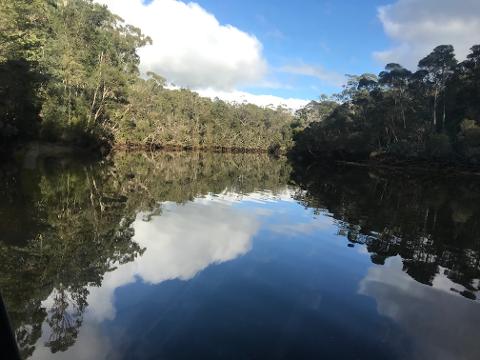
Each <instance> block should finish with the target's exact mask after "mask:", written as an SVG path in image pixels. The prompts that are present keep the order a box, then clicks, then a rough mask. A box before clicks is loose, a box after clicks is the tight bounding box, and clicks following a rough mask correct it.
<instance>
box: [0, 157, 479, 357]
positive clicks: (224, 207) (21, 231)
mask: <svg viewBox="0 0 480 360" xmlns="http://www.w3.org/2000/svg"><path fill="white" fill-rule="evenodd" d="M0 180H1V183H0V184H1V187H0V197H1V201H0V289H1V292H2V296H3V299H4V301H5V303H6V306H7V310H8V313H9V316H10V319H11V323H12V328H13V331H14V332H15V336H16V339H17V342H18V346H19V349H20V352H21V354H22V356H23V357H24V358H32V359H189V360H190V359H479V358H480V341H479V339H480V303H479V299H480V292H479V278H480V255H479V251H480V222H479V219H480V181H479V179H478V178H463V177H448V178H446V177H445V176H438V175H434V174H432V175H430V176H425V175H423V176H412V175H410V176H406V175H402V176H400V175H398V174H388V173H382V172H378V171H372V170H370V171H367V170H365V169H359V168H347V167H343V168H341V167H331V166H324V165H322V166H317V167H312V168H308V169H301V168H297V169H292V167H291V166H290V165H289V164H288V163H287V162H286V161H285V160H282V159H280V160H274V159H270V158H268V157H267V156H259V155H220V154H214V155H212V154H210V155H208V154H201V155H199V154H191V153H190V154H185V153H173V154H168V153H157V154H153V155H152V154H146V153H145V154H129V155H126V154H117V155H116V156H115V157H113V158H112V159H109V160H107V161H103V162H101V163H93V162H86V161H78V160H77V161H73V160H68V159H54V158H50V159H43V160H38V161H37V162H36V163H32V162H31V161H29V162H26V163H24V164H18V165H9V166H4V167H3V168H2V169H1V170H0ZM5 325H6V324H2V326H5Z"/></svg>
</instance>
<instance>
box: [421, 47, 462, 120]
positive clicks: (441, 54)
mask: <svg viewBox="0 0 480 360" xmlns="http://www.w3.org/2000/svg"><path fill="white" fill-rule="evenodd" d="M456 65H457V60H456V59H455V53H454V49H453V46H452V45H440V46H437V47H436V48H435V49H434V50H433V51H432V52H431V53H430V54H429V55H427V56H426V57H424V58H423V59H422V60H420V61H419V63H418V67H419V69H421V70H426V71H427V73H426V76H427V79H428V81H429V83H430V84H431V88H432V93H433V110H432V116H433V125H434V126H435V127H437V126H438V118H437V108H438V99H439V96H440V95H443V112H442V121H441V123H440V126H439V127H440V129H443V127H444V125H445V120H446V109H445V107H446V105H445V100H446V99H445V87H446V84H447V81H448V80H449V79H450V77H451V76H452V74H453V73H454V70H455V66H456Z"/></svg>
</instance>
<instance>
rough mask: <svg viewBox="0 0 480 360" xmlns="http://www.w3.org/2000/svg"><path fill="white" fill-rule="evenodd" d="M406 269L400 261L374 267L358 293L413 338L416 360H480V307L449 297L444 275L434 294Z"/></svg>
mask: <svg viewBox="0 0 480 360" xmlns="http://www.w3.org/2000/svg"><path fill="white" fill-rule="evenodd" d="M402 267H403V265H402V260H401V258H400V257H394V258H391V259H389V260H388V261H387V262H386V264H385V266H384V267H372V268H371V269H370V270H369V271H368V273H367V276H366V277H365V278H364V279H363V280H362V282H361V283H360V288H359V292H360V293H361V294H364V295H368V296H371V297H373V298H374V299H375V300H376V302H377V307H378V312H379V313H380V314H382V315H384V316H387V317H389V318H391V319H393V320H395V322H396V323H398V324H400V326H402V328H404V329H405V330H406V331H407V333H408V334H409V336H410V337H411V338H412V339H414V343H415V345H414V346H415V351H414V352H413V354H414V356H412V357H411V358H412V359H418V360H420V359H438V360H450V359H474V358H476V357H478V354H480V343H479V342H478V334H479V324H480V311H479V309H478V304H476V303H474V302H471V301H465V300H464V299H462V298H458V297H452V296H451V294H449V293H448V290H450V286H452V283H451V280H450V279H448V278H447V277H446V276H444V275H438V279H437V286H436V290H433V291H432V290H431V289H430V288H428V287H425V286H422V284H420V283H418V282H416V281H415V280H413V279H412V278H411V277H409V276H408V275H407V274H405V273H404V272H402V271H401V270H402ZM440 278H441V279H440ZM442 290H447V292H445V291H442ZM448 310H450V311H448Z"/></svg>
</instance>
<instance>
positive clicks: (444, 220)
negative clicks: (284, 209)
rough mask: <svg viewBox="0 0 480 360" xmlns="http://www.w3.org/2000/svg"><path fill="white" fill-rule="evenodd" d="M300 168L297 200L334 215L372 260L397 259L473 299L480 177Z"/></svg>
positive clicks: (479, 248)
mask: <svg viewBox="0 0 480 360" xmlns="http://www.w3.org/2000/svg"><path fill="white" fill-rule="evenodd" d="M314 169H315V171H312V170H310V171H308V172H306V171H304V169H302V168H300V167H299V168H297V169H296V172H295V174H294V177H295V178H296V180H297V182H298V183H299V184H300V186H301V187H302V188H303V189H304V190H303V191H299V192H298V193H297V195H296V199H297V200H299V201H300V202H301V203H302V204H303V205H304V206H307V207H312V208H314V209H316V211H317V212H322V211H327V212H328V213H330V214H331V216H332V217H333V218H334V219H335V220H336V222H337V226H338V234H339V235H341V236H345V237H346V238H347V239H348V240H349V242H350V243H351V244H361V245H365V246H366V249H367V251H368V252H369V253H370V254H371V261H372V262H373V263H374V264H379V265H383V264H385V261H386V260H387V259H388V258H390V257H393V256H397V255H399V256H400V257H401V259H402V270H403V271H405V272H406V273H407V274H408V275H410V276H411V277H412V278H413V279H415V280H416V281H418V282H420V283H422V284H426V285H429V286H434V287H438V288H442V287H445V286H444V284H445V281H444V279H449V280H450V284H451V287H450V288H449V289H448V290H449V291H451V292H452V293H455V294H459V295H462V296H464V297H466V298H468V299H472V300H475V299H477V298H478V297H479V296H480V294H479V284H480V282H479V279H480V232H479V230H480V182H479V181H478V179H476V178H475V177H473V178H472V177H463V176H453V175H450V176H446V175H439V174H437V175H435V174H433V175H429V174H425V173H423V174H417V175H412V174H401V173H396V174H389V173H388V172H382V171H380V170H378V169H377V170H366V169H363V168H352V167H341V166H335V167H332V166H328V165H319V166H317V167H315V168H314Z"/></svg>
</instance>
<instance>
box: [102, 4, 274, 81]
mask: <svg viewBox="0 0 480 360" xmlns="http://www.w3.org/2000/svg"><path fill="white" fill-rule="evenodd" d="M97 2H99V3H101V4H105V5H107V6H108V7H109V9H110V10H111V11H112V12H114V13H116V14H119V15H120V16H121V17H122V18H123V19H124V20H125V21H126V22H127V23H129V24H132V25H134V26H137V27H139V28H141V29H142V31H143V32H144V33H145V34H146V35H148V36H150V37H151V38H152V40H153V44H152V45H149V46H146V47H144V48H142V49H140V50H139V55H140V58H141V62H142V63H141V68H142V70H143V71H144V72H146V71H155V72H157V73H159V74H161V75H163V76H165V77H166V78H167V79H168V80H169V81H171V82H173V83H175V84H176V85H178V86H182V87H188V88H203V87H213V88H215V89H220V90H230V89H233V88H234V87H236V86H240V85H244V84H250V83H254V82H257V81H260V80H261V79H262V78H263V76H264V74H265V72H266V69H267V65H266V61H265V59H264V58H263V55H262V44H261V43H260V42H259V41H258V39H257V38H256V37H255V36H254V35H251V34H248V33H246V32H243V31H241V30H239V29H237V28H235V27H234V26H231V25H222V24H220V23H219V22H218V20H217V19H216V18H215V17H214V16H213V15H212V14H209V13H208V12H207V11H206V10H204V9H203V8H202V7H200V6H199V5H198V4H196V3H184V2H182V1H177V0H155V1H153V2H152V3H150V4H148V5H146V4H143V2H142V0H97Z"/></svg>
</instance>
